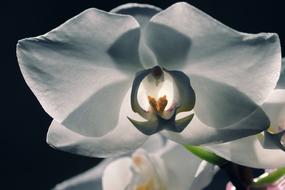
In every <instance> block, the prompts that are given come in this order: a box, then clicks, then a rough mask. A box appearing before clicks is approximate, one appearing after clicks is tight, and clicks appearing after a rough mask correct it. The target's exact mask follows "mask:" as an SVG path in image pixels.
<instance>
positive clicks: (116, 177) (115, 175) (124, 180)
mask: <svg viewBox="0 0 285 190" xmlns="http://www.w3.org/2000/svg"><path fill="white" fill-rule="evenodd" d="M131 166H132V160H131V158H129V157H123V158H119V159H117V160H115V161H114V162H112V163H111V164H109V165H108V166H107V167H106V169H105V171H104V173H103V176H102V185H103V189H104V190H114V189H118V190H124V189H126V187H127V186H128V184H129V183H130V182H131V179H132V176H133V174H132V172H131Z"/></svg>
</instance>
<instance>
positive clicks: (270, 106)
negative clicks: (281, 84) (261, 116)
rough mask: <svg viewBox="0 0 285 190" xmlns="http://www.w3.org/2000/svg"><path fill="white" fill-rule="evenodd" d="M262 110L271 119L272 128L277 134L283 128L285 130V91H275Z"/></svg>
mask: <svg viewBox="0 0 285 190" xmlns="http://www.w3.org/2000/svg"><path fill="white" fill-rule="evenodd" d="M262 109H263V110H264V111H265V113H266V114H267V116H268V117H269V119H270V123H271V124H270V127H271V128H272V129H273V130H275V131H274V132H275V133H276V132H279V131H280V130H282V128H283V130H285V90H282V89H276V90H274V91H273V92H272V94H271V95H270V96H269V97H268V98H267V100H266V102H265V103H264V104H263V105H262Z"/></svg>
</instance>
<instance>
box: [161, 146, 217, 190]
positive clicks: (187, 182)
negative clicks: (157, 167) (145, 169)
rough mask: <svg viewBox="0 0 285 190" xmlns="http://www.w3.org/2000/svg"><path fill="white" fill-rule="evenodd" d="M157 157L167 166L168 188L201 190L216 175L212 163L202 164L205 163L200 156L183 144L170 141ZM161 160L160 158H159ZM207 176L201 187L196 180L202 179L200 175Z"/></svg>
mask: <svg viewBox="0 0 285 190" xmlns="http://www.w3.org/2000/svg"><path fill="white" fill-rule="evenodd" d="M157 157H158V158H160V159H161V160H162V161H163V163H164V166H165V167H166V170H165V171H166V172H167V173H166V174H164V175H165V176H167V182H166V184H165V185H166V187H167V189H176V190H189V189H195V190H200V189H203V187H205V186H207V184H208V182H210V181H211V179H212V177H213V176H214V174H215V172H214V169H213V168H214V166H213V165H211V164H208V165H210V167H202V168H201V166H200V165H201V164H202V163H203V165H204V164H205V163H204V162H203V161H202V160H201V159H200V158H198V157H197V156H195V155H193V154H191V153H190V152H188V151H186V149H185V148H183V146H181V145H178V144H174V143H172V142H170V141H168V145H167V146H166V148H165V149H164V150H161V152H158V153H157ZM158 160H159V159H158ZM198 169H202V170H204V169H207V171H198ZM200 172H207V173H209V174H212V175H208V176H207V177H205V176H203V175H200V174H201V173H200ZM202 176H203V177H205V178H204V180H205V181H203V185H201V184H200V186H201V187H200V188H194V186H195V187H197V186H196V185H194V184H195V181H196V180H201V179H200V177H202ZM190 187H191V188H190Z"/></svg>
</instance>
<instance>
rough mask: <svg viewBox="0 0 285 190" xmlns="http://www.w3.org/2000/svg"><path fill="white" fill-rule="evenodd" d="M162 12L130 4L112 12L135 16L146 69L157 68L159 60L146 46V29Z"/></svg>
mask: <svg viewBox="0 0 285 190" xmlns="http://www.w3.org/2000/svg"><path fill="white" fill-rule="evenodd" d="M160 11H161V9H160V8H158V7H155V6H153V5H148V4H138V3H128V4H124V5H121V6H119V7H116V8H114V9H112V10H111V12H114V13H118V14H126V15H131V16H133V17H134V18H135V19H136V20H137V21H138V23H139V24H140V27H141V28H140V31H141V35H140V44H139V57H140V60H141V63H142V64H143V66H144V67H145V68H149V67H152V66H155V65H156V64H157V60H156V58H155V55H154V54H153V52H152V51H151V50H150V49H149V47H148V46H147V45H146V44H145V39H144V38H145V36H144V34H145V27H146V26H147V24H148V22H149V20H150V19H151V18H152V17H153V16H154V15H155V14H157V13H159V12H160Z"/></svg>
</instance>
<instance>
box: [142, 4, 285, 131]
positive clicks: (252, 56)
mask: <svg viewBox="0 0 285 190" xmlns="http://www.w3.org/2000/svg"><path fill="white" fill-rule="evenodd" d="M145 36H146V37H145V39H146V42H145V43H146V44H147V45H148V46H149V48H150V49H151V50H152V51H153V52H154V54H155V56H156V59H157V61H158V64H159V65H160V66H162V67H167V69H177V67H180V68H181V70H183V71H185V73H186V74H187V75H188V76H189V78H190V79H191V84H192V87H193V89H194V91H195V93H196V95H197V96H196V98H197V101H196V104H195V108H194V110H195V112H196V114H197V116H198V117H199V119H200V120H201V121H202V122H203V123H205V124H206V125H208V126H211V127H214V128H226V127H228V126H232V125H234V123H236V122H239V121H241V120H244V118H245V117H247V115H249V114H251V113H253V112H255V110H256V109H258V106H260V105H262V104H263V102H264V101H265V99H266V98H267V97H268V95H269V94H270V93H271V92H272V90H273V89H274V87H275V85H276V83H277V80H278V77H279V72H280V66H281V64H280V63H281V51H280V43H279V38H278V36H277V35H276V34H265V33H261V34H256V35H253V34H245V33H240V32H237V31H235V30H233V29H230V28H229V27H226V26H225V25H223V24H221V23H220V22H218V21H216V20H215V19H213V18H211V17H210V16H208V15H206V14H205V13H203V12H201V11H200V10H198V9H196V8H194V7H192V6H191V5H189V4H187V3H176V4H174V5H172V6H171V7H170V8H168V9H166V10H164V11H161V12H160V13H158V14H157V15H155V16H154V17H153V18H152V19H151V21H150V23H149V25H148V27H147V29H146V34H145ZM170 52H171V53H170ZM253 79H254V80H253ZM212 84H214V86H212ZM222 100H225V101H222ZM266 127H267V126H264V125H262V126H260V127H259V128H260V129H262V128H263V129H265V128H266Z"/></svg>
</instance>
